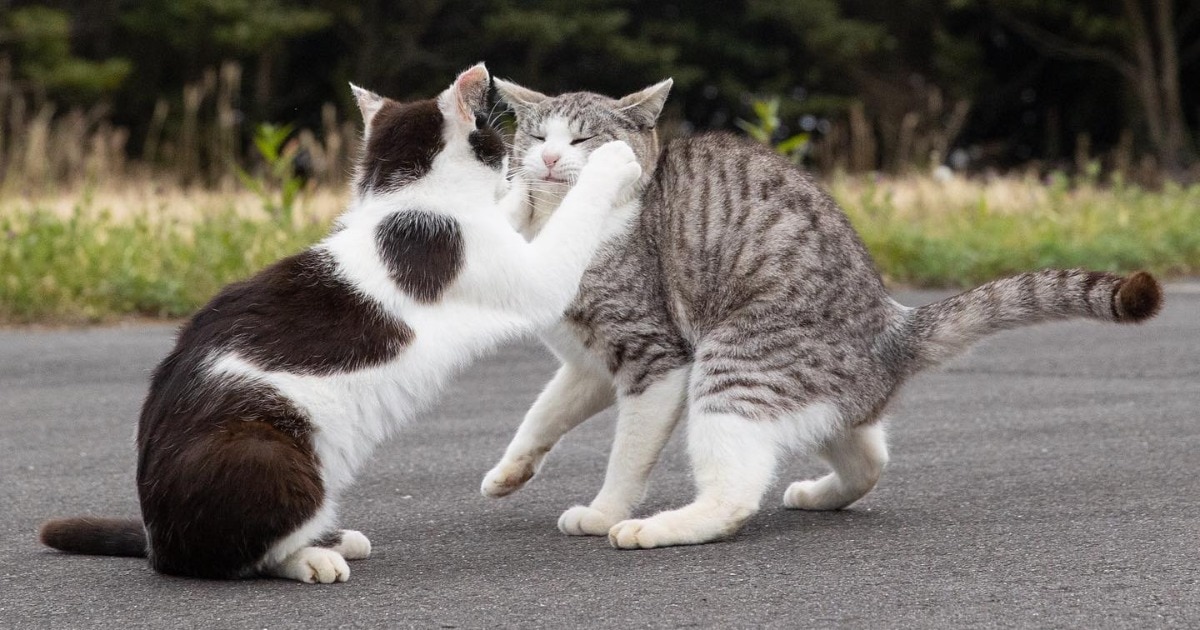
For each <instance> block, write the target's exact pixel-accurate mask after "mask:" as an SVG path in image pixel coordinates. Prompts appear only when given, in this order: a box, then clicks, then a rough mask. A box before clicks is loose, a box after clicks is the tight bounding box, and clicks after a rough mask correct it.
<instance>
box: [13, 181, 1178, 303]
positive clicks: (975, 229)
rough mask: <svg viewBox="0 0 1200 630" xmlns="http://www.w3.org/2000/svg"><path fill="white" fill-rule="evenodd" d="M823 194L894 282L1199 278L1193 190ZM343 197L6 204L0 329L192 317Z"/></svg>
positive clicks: (987, 184) (881, 189)
mask: <svg viewBox="0 0 1200 630" xmlns="http://www.w3.org/2000/svg"><path fill="white" fill-rule="evenodd" d="M828 186H829V188H830V190H831V192H832V193H833V194H834V196H835V197H836V198H837V199H838V201H839V202H840V203H841V204H842V206H843V207H844V208H845V210H846V213H847V214H848V215H849V216H850V219H851V221H852V222H853V223H854V224H855V226H856V227H857V228H858V230H859V232H860V234H861V235H862V237H863V240H864V241H865V242H866V244H867V246H868V248H869V249H870V250H871V252H872V254H873V255H874V257H875V259H876V262H877V263H878V264H879V267H880V269H881V271H882V272H883V273H884V275H885V277H886V278H887V279H888V280H889V281H890V282H892V283H895V284H908V285H921V286H964V285H969V284H973V283H977V282H980V281H983V280H986V279H990V278H994V277H997V276H1000V275H1004V274H1009V273H1015V272H1019V271H1024V270H1029V269H1036V268H1041V267H1050V266H1068V267H1073V266H1085V267H1091V268H1095V269H1105V270H1113V271H1128V270H1132V269H1138V268H1144V269H1149V270H1152V271H1155V272H1157V273H1160V274H1163V275H1166V276H1171V275H1181V274H1196V273H1200V186H1194V187H1190V188H1182V187H1178V186H1167V187H1165V188H1163V189H1161V190H1147V189H1144V188H1139V187H1137V186H1131V185H1125V184H1121V183H1117V184H1115V185H1109V186H1099V185H1096V184H1094V183H1089V182H1076V183H1074V184H1072V183H1071V182H1069V181H1068V180H1067V179H1066V178H1062V177H1053V178H1051V179H1050V180H1049V181H1047V182H1042V181H1038V180H1036V179H1030V178H1000V179H994V180H988V181H977V180H965V179H950V180H948V181H940V180H937V179H934V178H929V177H906V178H899V179H892V178H888V179H879V178H874V177H869V176H840V177H834V178H832V179H831V180H830V181H829V182H828ZM346 197H347V195H346V192H345V187H344V186H336V187H332V186H327V187H312V188H310V189H309V190H308V191H307V192H306V193H305V194H304V195H302V196H301V197H300V200H299V204H298V206H297V208H296V211H295V212H294V213H293V214H292V216H291V217H290V218H282V217H279V216H273V215H271V214H269V213H267V212H265V211H264V206H263V200H262V199H261V198H260V197H258V196H256V195H254V194H251V193H248V192H244V191H237V190H226V191H214V190H209V189H202V188H189V187H182V186H179V185H176V184H169V183H168V184H163V183H159V182H157V181H155V180H149V179H129V178H127V179H125V180H122V183H120V184H119V185H113V186H109V187H103V188H92V187H86V186H84V187H78V188H75V189H73V190H71V191H67V192H60V193H56V194H40V195H13V194H11V192H10V193H9V194H7V195H4V194H0V322H7V323H28V322H68V323H79V322H91V321H101V320H105V319H110V318H112V317H116V316H129V315H142V316H152V317H164V316H165V317H177V316H181V315H185V314H187V313H189V312H191V311H192V310H194V309H195V308H196V307H197V306H199V305H200V304H202V303H204V302H205V301H206V300H207V299H209V297H210V296H211V295H212V294H213V293H214V292H216V291H217V290H218V289H219V288H220V287H221V286H223V285H224V284H227V283H229V282H232V281H235V280H238V279H241V278H244V277H246V276H248V275H250V274H252V273H254V272H255V271H256V270H258V269H261V268H262V267H263V266H265V265H267V264H269V263H270V262H272V261H274V260H277V259H279V258H281V257H283V256H286V255H288V254H290V253H293V252H296V251H298V250H300V249H301V248H303V247H305V246H307V245H308V244H310V243H312V242H314V241H315V240H316V239H318V238H320V237H321V236H322V235H323V234H324V233H325V231H326V230H327V227H328V224H329V221H330V219H332V217H333V216H335V215H336V214H337V213H338V212H339V211H340V210H341V208H342V206H343V204H344V203H345V199H346Z"/></svg>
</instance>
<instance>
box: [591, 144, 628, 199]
mask: <svg viewBox="0 0 1200 630" xmlns="http://www.w3.org/2000/svg"><path fill="white" fill-rule="evenodd" d="M589 171H590V172H593V173H596V174H598V175H599V176H600V177H601V178H603V179H604V180H607V181H611V182H612V183H613V184H615V187H616V189H617V190H620V189H622V188H624V187H626V186H628V185H630V184H632V183H634V182H636V181H637V180H638V179H640V178H641V176H642V167H641V165H640V164H638V161H637V155H635V154H634V153H633V149H631V148H629V145H628V144H625V143H624V142H623V141H621V140H614V141H612V142H606V143H604V144H602V145H600V148H598V149H596V150H595V151H592V154H591V155H589V156H588V161H587V165H586V166H584V169H583V173H584V174H586V173H588V172H589Z"/></svg>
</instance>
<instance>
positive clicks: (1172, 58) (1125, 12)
mask: <svg viewBox="0 0 1200 630" xmlns="http://www.w3.org/2000/svg"><path fill="white" fill-rule="evenodd" d="M990 2H991V7H992V9H993V10H994V11H995V13H996V15H997V16H999V18H1000V19H1001V20H1002V21H1003V22H1004V23H1005V24H1007V25H1009V26H1010V27H1011V28H1012V29H1013V30H1014V31H1015V32H1016V33H1018V34H1019V35H1020V36H1022V37H1024V38H1026V39H1027V40H1028V41H1029V42H1031V43H1032V44H1033V45H1034V46H1036V47H1037V48H1039V49H1040V50H1042V51H1043V52H1044V53H1045V54H1047V55H1051V56H1055V57H1060V58H1066V59H1075V60H1080V61H1086V62H1090V63H1098V64H1102V65H1104V66H1107V67H1109V68H1111V69H1112V70H1114V71H1116V73H1117V74H1118V75H1119V76H1120V77H1121V78H1122V80H1124V81H1125V82H1126V83H1127V84H1128V85H1129V87H1130V88H1131V91H1132V94H1133V95H1134V98H1135V100H1136V102H1137V105H1138V110H1139V112H1140V115H1141V118H1142V120H1143V122H1144V126H1145V130H1146V133H1147V138H1148V140H1149V143H1150V144H1151V146H1152V147H1153V148H1154V150H1155V153H1156V154H1157V157H1158V160H1159V163H1160V165H1161V166H1162V167H1164V168H1166V169H1167V170H1168V171H1170V172H1173V173H1179V172H1180V171H1181V170H1182V168H1183V167H1184V166H1185V165H1186V164H1187V163H1188V162H1190V161H1191V158H1192V157H1193V146H1192V138H1191V134H1190V132H1189V130H1188V123H1187V118H1186V117H1185V115H1184V109H1183V97H1182V90H1181V87H1180V86H1181V69H1182V66H1183V63H1187V62H1191V61H1194V60H1195V59H1196V58H1200V33H1197V27H1198V26H1200V2H1195V1H1194V0H1193V1H1192V2H1185V3H1181V4H1180V5H1178V6H1177V5H1176V4H1175V0H1140V1H1139V0H1098V1H1095V2H1089V3H1086V4H1081V3H1079V2H1074V1H1071V0H990ZM1188 35H1190V36H1191V39H1190V43H1189V40H1185V39H1184V37H1186V36H1188ZM1185 43H1186V44H1187V45H1186V47H1185Z"/></svg>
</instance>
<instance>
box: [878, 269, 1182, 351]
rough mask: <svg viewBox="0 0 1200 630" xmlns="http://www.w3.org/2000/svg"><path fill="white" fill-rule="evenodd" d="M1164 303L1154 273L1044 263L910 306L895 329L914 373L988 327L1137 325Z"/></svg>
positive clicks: (965, 345)
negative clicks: (1083, 322)
mask: <svg viewBox="0 0 1200 630" xmlns="http://www.w3.org/2000/svg"><path fill="white" fill-rule="evenodd" d="M1161 307H1162V288H1161V287H1160V286H1159V284H1158V281H1157V280H1155V279H1154V276H1151V275H1150V274H1148V273H1146V272H1142V271H1139V272H1137V273H1134V274H1132V275H1129V276H1119V275H1116V274H1111V273H1104V272H1098V271H1087V270H1083V269H1046V270H1043V271H1034V272H1030V273H1023V274H1020V275H1016V276H1012V277H1009V278H1002V279H1000V280H995V281H993V282H989V283H987V284H984V285H982V286H979V287H976V288H974V289H971V290H970V291H967V292H965V293H960V294H958V295H955V296H953V297H950V298H946V299H944V300H941V301H939V302H934V303H933V304H928V305H926V306H922V307H919V308H915V309H911V310H910V311H908V313H907V317H906V318H905V319H904V320H903V322H902V324H901V326H900V327H899V328H898V329H895V330H894V333H893V334H894V335H895V336H894V337H893V338H894V339H895V341H897V342H898V343H897V344H896V346H899V347H898V348H896V349H897V350H900V351H901V353H902V355H903V356H904V358H905V359H906V360H905V361H904V363H905V364H906V365H905V367H906V368H907V370H908V371H910V372H915V371H917V370H920V369H922V368H925V367H930V366H932V365H936V364H938V363H940V362H942V361H944V360H946V359H948V358H950V357H951V356H954V355H955V354H957V353H959V352H962V351H963V350H966V349H967V348H968V347H969V346H970V345H971V344H973V343H975V342H976V341H978V340H979V339H981V338H983V337H984V336H986V335H990V334H992V333H996V332H1000V331H1002V330H1008V329H1010V328H1017V327H1020V326H1028V325H1031V324H1037V323H1041V322H1050V321H1057V320H1064V319H1075V318H1087V319H1098V320H1102V321H1110V322H1119V323H1134V322H1141V321H1145V320H1147V319H1149V318H1151V317H1153V316H1154V315H1155V314H1156V313H1158V311H1159V309H1160V308H1161Z"/></svg>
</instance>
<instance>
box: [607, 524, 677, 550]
mask: <svg viewBox="0 0 1200 630" xmlns="http://www.w3.org/2000/svg"><path fill="white" fill-rule="evenodd" d="M673 538H674V537H673V536H672V535H671V528H670V527H669V526H667V524H666V523H664V522H663V519H659V518H654V517H650V518H646V519H630V520H628V521H621V522H620V523H617V524H616V525H613V526H612V529H610V530H608V542H609V543H610V544H611V545H612V546H613V547H616V548H617V549H653V548H655V547H668V546H671V545H677V544H679V542H678V541H675V540H673Z"/></svg>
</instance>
